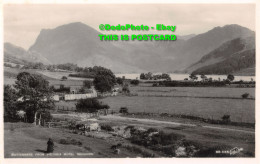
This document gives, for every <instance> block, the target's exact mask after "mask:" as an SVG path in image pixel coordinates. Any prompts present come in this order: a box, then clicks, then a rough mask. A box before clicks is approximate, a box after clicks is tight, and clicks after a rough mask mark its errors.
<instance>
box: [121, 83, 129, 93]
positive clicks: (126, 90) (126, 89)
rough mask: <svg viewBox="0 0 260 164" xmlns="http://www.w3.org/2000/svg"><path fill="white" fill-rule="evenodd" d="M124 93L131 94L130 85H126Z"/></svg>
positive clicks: (123, 89)
mask: <svg viewBox="0 0 260 164" xmlns="http://www.w3.org/2000/svg"><path fill="white" fill-rule="evenodd" d="M122 91H123V93H126V94H128V93H130V90H129V86H128V84H125V85H124V86H123V88H122Z"/></svg>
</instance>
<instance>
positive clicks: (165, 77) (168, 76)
mask: <svg viewBox="0 0 260 164" xmlns="http://www.w3.org/2000/svg"><path fill="white" fill-rule="evenodd" d="M162 79H165V80H168V81H171V80H172V79H171V77H170V75H169V74H167V73H163V74H162Z"/></svg>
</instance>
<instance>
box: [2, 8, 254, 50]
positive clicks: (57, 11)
mask: <svg viewBox="0 0 260 164" xmlns="http://www.w3.org/2000/svg"><path fill="white" fill-rule="evenodd" d="M73 22H82V23H84V24H87V25H89V26H91V27H92V28H94V29H96V30H97V31H99V32H102V33H105V32H103V31H100V30H99V28H98V27H99V24H111V25H118V24H121V25H125V24H134V25H142V24H143V25H148V26H154V27H155V25H156V24H164V25H173V26H176V31H175V32H174V34H177V35H188V34H200V33H204V32H207V31H209V30H211V29H212V28H214V27H216V26H224V25H227V24H238V25H241V26H244V27H247V28H249V29H251V30H253V31H255V5H254V4H75V5H71V4H67V5H65V4H63V5H62V4H56V5H55V4H34V5H32V4H30V5H29V4H20V5H18V4H16V5H14V4H12V5H7V4H6V5H4V42H10V43H12V44H14V45H16V46H20V47H22V48H25V49H26V50H27V49H28V48H29V47H30V46H31V45H33V44H34V42H35V40H36V38H37V36H38V35H39V33H40V31H41V29H52V28H56V27H58V26H60V25H64V24H68V23H73ZM110 33H111V32H110ZM113 33H118V34H119V33H121V32H113ZM124 33H127V34H131V33H136V32H124ZM139 33H141V32H139ZM144 33H158V34H172V32H167V31H163V32H158V31H148V32H147V31H146V32H144ZM97 37H98V36H97Z"/></svg>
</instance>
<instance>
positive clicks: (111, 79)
mask: <svg viewBox="0 0 260 164" xmlns="http://www.w3.org/2000/svg"><path fill="white" fill-rule="evenodd" d="M94 68H95V67H93V69H94ZM95 71H96V75H95V78H94V81H93V83H94V86H95V89H96V90H98V91H99V92H101V93H103V92H109V91H111V90H112V88H113V87H114V85H115V84H116V77H115V75H114V73H113V72H112V71H111V70H109V69H106V68H103V67H98V68H95Z"/></svg>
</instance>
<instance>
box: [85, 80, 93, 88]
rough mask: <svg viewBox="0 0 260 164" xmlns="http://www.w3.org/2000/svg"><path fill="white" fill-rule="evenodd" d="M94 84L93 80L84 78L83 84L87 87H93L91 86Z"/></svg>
mask: <svg viewBox="0 0 260 164" xmlns="http://www.w3.org/2000/svg"><path fill="white" fill-rule="evenodd" d="M92 85H93V82H92V81H90V80H84V81H83V86H84V87H86V88H91V86H92Z"/></svg>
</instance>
